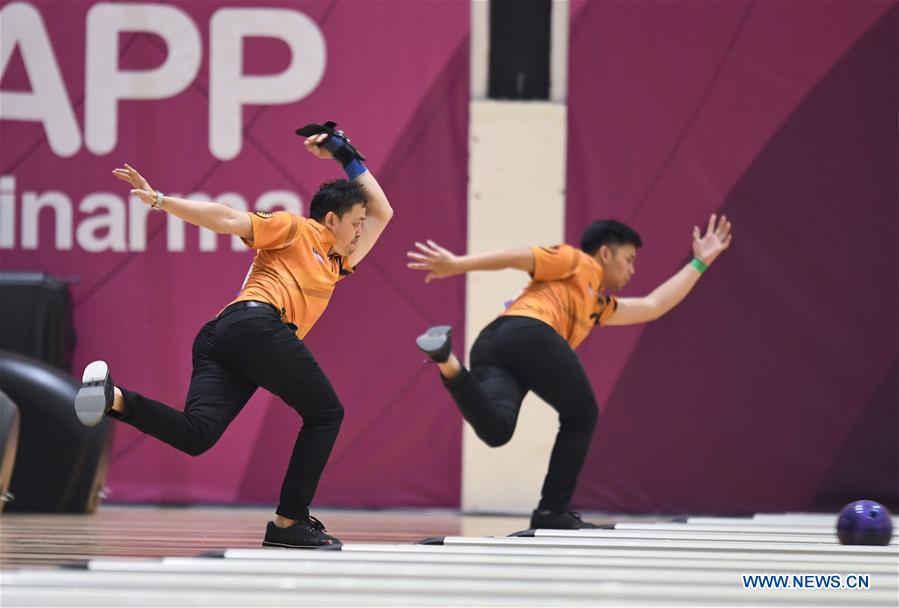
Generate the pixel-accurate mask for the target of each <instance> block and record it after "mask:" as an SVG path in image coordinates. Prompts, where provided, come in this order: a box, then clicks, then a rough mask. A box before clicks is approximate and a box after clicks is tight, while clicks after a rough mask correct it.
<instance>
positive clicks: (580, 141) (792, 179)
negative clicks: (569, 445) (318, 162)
mask: <svg viewBox="0 0 899 608" xmlns="http://www.w3.org/2000/svg"><path fill="white" fill-rule="evenodd" d="M896 31H897V8H896V3H895V2H758V3H755V2H663V3H659V2H578V3H575V4H573V5H572V14H571V62H570V80H569V82H570V92H569V100H570V102H569V103H570V106H569V114H568V116H569V130H568V132H569V149H568V158H569V167H568V206H567V211H568V214H567V236H568V239H569V240H570V241H574V242H576V240H577V238H578V236H579V234H580V231H581V229H582V228H583V226H585V225H586V224H587V223H588V222H589V221H591V220H593V219H595V218H596V217H616V218H619V219H621V220H623V221H625V222H628V223H630V224H632V225H633V226H634V227H635V228H636V229H637V230H638V231H639V232H640V233H641V235H642V236H643V238H644V242H645V246H644V247H643V249H642V250H641V251H640V254H639V256H638V260H637V269H638V273H637V275H636V278H635V280H634V281H633V283H632V285H629V286H628V287H627V288H626V290H625V292H624V293H623V295H642V294H644V293H646V292H648V291H649V290H651V289H652V288H653V287H654V286H655V285H657V284H658V283H659V282H661V281H662V280H664V279H665V278H666V277H667V276H670V275H671V274H672V273H673V272H674V271H675V270H676V269H677V268H679V267H680V266H681V265H682V264H684V263H685V262H686V261H687V260H688V259H689V252H690V230H691V227H692V226H693V225H694V224H697V223H698V224H701V225H704V220H705V219H706V218H707V217H708V214H709V213H711V212H718V213H726V214H727V215H728V217H730V218H731V219H732V220H733V222H734V232H735V237H734V246H733V247H732V250H731V251H729V252H727V254H726V255H725V256H723V257H722V258H721V259H720V260H719V262H717V263H716V264H715V266H713V267H712V268H711V269H710V270H709V271H708V273H707V274H706V276H705V277H704V278H703V279H702V281H701V282H700V284H699V285H698V287H697V288H696V290H695V292H694V293H693V294H691V295H690V296H689V298H688V299H687V300H686V301H685V302H684V303H683V304H682V305H681V306H680V307H679V308H678V309H676V310H675V311H673V312H672V313H670V314H669V315H668V316H666V317H665V318H663V319H662V320H660V321H657V322H655V323H652V324H649V325H646V326H640V327H633V328H609V329H603V330H601V331H599V332H597V334H596V335H594V336H593V337H592V338H591V339H590V340H588V341H587V342H586V343H585V344H584V346H582V347H581V350H580V354H581V356H582V357H583V361H584V363H585V366H586V368H587V369H588V371H589V374H590V377H591V380H592V381H593V383H594V386H595V388H596V391H597V396H598V397H599V400H600V402H601V404H602V416H601V418H600V424H599V427H598V433H597V436H596V437H595V439H594V442H593V446H592V448H591V452H590V454H589V456H588V461H587V463H586V466H585V472H584V474H583V475H582V479H581V482H580V485H579V489H578V492H577V494H576V497H575V502H576V503H577V505H579V506H580V507H581V508H585V509H588V508H594V509H604V510H610V511H633V512H719V513H720V512H732V513H737V512H753V511H790V510H807V509H834V508H839V507H840V506H841V505H842V504H845V503H846V502H849V501H851V500H856V499H859V498H871V499H875V500H881V501H883V502H885V503H887V504H889V505H892V506H893V508H896V507H897V506H899V453H897V449H899V448H897V446H899V437H897V435H899V415H897V411H899V376H897V374H899V368H897V344H899V340H897V334H899V328H897V305H896V303H897V301H899V298H897V277H899V272H897V250H896V244H897V224H899V222H897V180H896V143H897V141H896V116H897V69H896V60H897V46H896Z"/></svg>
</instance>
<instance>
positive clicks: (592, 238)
mask: <svg viewBox="0 0 899 608" xmlns="http://www.w3.org/2000/svg"><path fill="white" fill-rule="evenodd" d="M625 244H629V245H633V246H634V247H642V246H643V241H642V240H640V235H639V234H637V231H636V230H634V229H633V228H631V227H630V226H628V225H627V224H622V223H621V222H619V221H616V220H596V221H595V222H593V223H592V224H590V225H589V226H587V229H586V230H584V234H583V235H581V249H583V250H584V252H585V253H589V254H590V255H594V254H596V252H597V251H599V248H600V247H602V246H603V245H611V246H613V247H614V246H617V245H625Z"/></svg>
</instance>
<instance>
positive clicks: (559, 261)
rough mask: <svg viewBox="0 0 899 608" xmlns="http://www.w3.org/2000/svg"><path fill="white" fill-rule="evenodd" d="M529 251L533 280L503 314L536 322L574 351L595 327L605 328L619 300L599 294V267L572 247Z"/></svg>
mask: <svg viewBox="0 0 899 608" xmlns="http://www.w3.org/2000/svg"><path fill="white" fill-rule="evenodd" d="M531 251H533V252H534V275H533V278H532V280H531V282H530V283H528V285H527V287H525V288H524V291H522V292H521V294H520V295H519V296H518V297H517V298H515V300H514V301H513V302H512V304H511V305H510V306H509V308H507V309H506V311H505V312H504V313H503V315H507V316H515V317H531V318H533V319H539V320H540V321H543V322H544V323H546V324H547V325H549V326H550V327H552V328H553V329H555V330H556V331H557V332H559V335H560V336H562V337H563V338H565V340H567V341H568V344H570V345H571V348H577V347H578V345H580V343H581V342H583V341H584V339H585V338H586V337H587V335H588V334H589V333H590V330H591V329H593V326H594V325H604V324H605V322H606V321H607V320H608V318H609V317H611V316H612V314H613V313H614V312H615V310H616V309H617V308H618V301H617V300H616V299H615V298H613V297H611V296H605V295H604V294H603V292H602V289H603V278H604V275H603V270H602V266H600V265H599V263H598V262H597V261H596V260H595V259H593V257H592V256H589V255H587V254H586V253H584V252H583V251H581V250H580V249H575V248H574V247H572V246H571V245H556V246H555V247H532V248H531Z"/></svg>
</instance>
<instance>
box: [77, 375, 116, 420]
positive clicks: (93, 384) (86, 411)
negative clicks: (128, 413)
mask: <svg viewBox="0 0 899 608" xmlns="http://www.w3.org/2000/svg"><path fill="white" fill-rule="evenodd" d="M112 399H113V388H112V379H111V378H110V377H109V366H108V365H107V364H106V361H94V362H92V363H89V364H88V365H87V367H85V368H84V373H83V374H82V376H81V388H80V389H78V393H77V394H76V395H75V414H76V415H77V416H78V420H80V421H81V424H83V425H85V426H97V425H98V424H100V421H102V420H103V416H104V415H105V414H106V412H107V411H108V410H109V408H111V407H112Z"/></svg>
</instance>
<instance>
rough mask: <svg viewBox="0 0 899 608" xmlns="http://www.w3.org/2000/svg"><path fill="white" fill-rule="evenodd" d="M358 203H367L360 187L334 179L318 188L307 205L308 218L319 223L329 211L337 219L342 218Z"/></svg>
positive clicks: (353, 183)
mask: <svg viewBox="0 0 899 608" xmlns="http://www.w3.org/2000/svg"><path fill="white" fill-rule="evenodd" d="M360 203H361V204H363V205H365V204H366V203H368V196H367V195H366V194H365V191H364V190H363V189H362V186H360V185H359V184H358V183H356V182H351V181H348V180H345V179H335V180H334V181H330V182H325V183H323V184H322V185H321V186H319V188H318V192H316V193H315V196H313V197H312V202H311V203H309V217H311V218H312V219H314V220H316V221H319V222H320V221H322V220H323V219H325V216H326V215H328V212H329V211H333V212H334V213H336V214H337V217H343V214H344V213H346V212H347V211H349V210H350V209H352V208H353V207H354V206H355V205H358V204H360Z"/></svg>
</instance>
